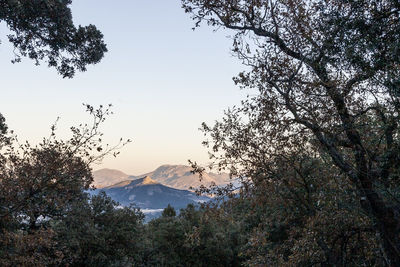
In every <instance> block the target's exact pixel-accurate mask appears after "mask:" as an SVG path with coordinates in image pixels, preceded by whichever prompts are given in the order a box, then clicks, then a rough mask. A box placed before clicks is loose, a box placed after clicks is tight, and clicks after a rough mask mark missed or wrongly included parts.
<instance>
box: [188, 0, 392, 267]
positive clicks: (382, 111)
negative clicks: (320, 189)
mask: <svg viewBox="0 0 400 267" xmlns="http://www.w3.org/2000/svg"><path fill="white" fill-rule="evenodd" d="M182 4H183V7H184V9H185V11H186V12H188V13H190V14H191V15H192V18H193V20H194V21H195V26H197V27H198V26H200V25H201V24H202V22H205V23H207V24H208V25H211V26H214V27H224V28H227V29H231V30H233V31H234V32H235V34H234V36H233V48H232V51H233V52H234V53H235V54H236V55H237V57H238V58H239V59H240V60H242V62H243V63H244V64H245V65H246V66H248V67H249V69H250V70H249V71H245V72H242V73H240V74H239V75H238V77H236V78H235V79H234V80H235V82H236V83H237V84H238V85H240V86H241V87H243V88H254V89H256V90H258V92H259V93H258V94H257V95H256V96H254V97H252V98H249V99H247V100H246V101H244V103H243V106H242V108H240V111H239V112H237V110H236V111H235V110H231V111H228V112H227V113H228V114H227V116H226V118H225V119H224V120H223V121H222V122H220V123H217V124H216V125H215V127H214V128H210V127H208V126H206V125H205V127H204V129H205V131H207V132H209V133H210V134H211V137H212V140H213V141H214V144H213V149H214V152H218V151H224V152H225V154H224V155H222V157H221V158H220V161H219V162H220V163H221V164H222V165H225V166H226V165H231V166H233V165H235V166H237V167H238V166H243V165H245V166H249V165H248V164H247V163H249V162H251V161H252V160H254V161H256V162H257V163H258V165H260V164H261V163H264V165H265V166H266V167H265V168H264V170H261V173H262V172H266V171H268V170H269V169H271V168H272V166H273V165H271V164H276V163H271V161H270V160H271V159H273V158H274V159H276V158H278V157H281V158H285V157H287V156H288V155H291V154H296V153H298V151H308V152H310V151H311V152H313V153H315V155H314V157H315V158H317V159H320V158H321V159H322V158H323V159H325V160H326V159H327V158H326V156H328V159H329V162H330V164H331V166H332V167H335V169H336V170H337V172H338V173H339V174H341V175H343V176H341V177H340V178H339V177H337V178H339V181H340V182H342V181H345V182H346V183H347V184H348V185H349V186H352V187H354V188H355V192H356V194H355V195H354V196H352V199H353V200H357V199H358V202H359V203H360V207H362V209H363V211H364V212H365V213H366V214H368V216H369V217H370V218H371V219H372V220H373V221H374V224H373V225H374V229H375V230H376V232H377V233H378V234H379V236H380V238H381V239H380V240H381V245H382V247H383V248H384V252H385V260H386V262H387V264H388V265H392V266H397V265H400V253H399V251H400V237H399V226H400V217H399V216H398V214H399V212H398V211H399V208H400V206H399V204H398V203H399V202H398V192H399V190H398V189H399V187H398V179H399V175H398V170H399V164H398V162H399V145H400V143H399V142H400V140H399V138H398V137H399V125H398V121H399V111H400V110H399V108H400V105H399V103H400V102H399V100H400V99H399V96H400V95H399V90H400V89H399V87H398V85H399V82H398V81H399V63H400V53H399V49H398V48H399V40H400V39H399V34H400V20H399V15H400V5H399V2H398V1H392V0H385V1H381V0H379V1H365V0H349V1H317V0H316V1H313V0H289V1H287V0H284V1H283V0H256V1H230V0H227V1H216V0H182ZM240 113H241V114H240ZM243 114H244V116H242V115H243ZM240 117H242V118H243V117H246V118H247V119H248V120H247V122H248V121H250V123H247V122H243V123H242V124H239V125H240V126H236V125H238V123H240V121H238V119H239V118H240ZM249 136H251V137H249ZM260 139H262V140H263V145H262V146H260V144H259V140H260ZM299 144H300V145H299ZM240 145H241V146H240ZM296 151H297V152H296ZM237 162H240V163H241V164H237ZM246 164H247V165H246ZM258 165H255V166H258ZM247 174H248V173H247ZM250 177H251V178H253V179H255V177H256V176H254V175H252V176H250ZM320 179H325V177H320ZM320 246H322V245H320Z"/></svg>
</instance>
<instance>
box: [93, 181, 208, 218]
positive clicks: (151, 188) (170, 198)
mask: <svg viewBox="0 0 400 267" xmlns="http://www.w3.org/2000/svg"><path fill="white" fill-rule="evenodd" d="M102 191H104V192H105V193H106V194H107V195H108V196H110V197H111V198H112V199H113V200H115V201H117V202H118V203H120V204H121V205H123V206H129V205H131V204H133V205H134V206H137V207H139V208H140V209H141V211H142V212H143V213H145V214H146V220H149V219H151V218H154V217H157V216H159V215H160V214H161V211H162V210H163V209H164V208H165V207H167V205H168V204H170V205H171V206H173V207H174V208H175V209H177V210H179V209H182V208H185V207H186V206H187V205H188V204H195V205H196V204H198V203H201V202H207V201H209V200H210V198H209V197H206V196H197V195H196V194H195V193H193V192H191V191H188V190H180V189H175V188H172V187H168V186H165V185H162V184H160V183H158V182H156V181H155V180H153V179H151V178H150V177H149V176H146V177H143V178H139V179H135V180H128V181H123V182H120V183H117V184H115V185H112V186H108V187H105V188H102V189H96V190H95V191H94V192H92V194H98V193H99V192H102Z"/></svg>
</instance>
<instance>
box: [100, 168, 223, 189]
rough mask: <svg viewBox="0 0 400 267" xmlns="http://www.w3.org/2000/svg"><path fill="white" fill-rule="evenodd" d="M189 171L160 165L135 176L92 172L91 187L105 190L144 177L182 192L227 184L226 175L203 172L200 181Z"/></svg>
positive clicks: (112, 171) (104, 170)
mask: <svg viewBox="0 0 400 267" xmlns="http://www.w3.org/2000/svg"><path fill="white" fill-rule="evenodd" d="M191 171H192V168H191V167H190V166H186V165H162V166H160V167H158V168H157V169H155V170H154V171H152V172H149V173H145V174H142V175H137V176H136V175H127V174H125V173H123V172H121V171H118V170H112V169H101V170H98V171H95V172H93V176H94V183H93V185H94V186H95V187H96V188H106V187H109V186H113V185H116V184H118V183H122V184H128V183H129V181H132V180H135V179H140V178H143V177H146V176H149V177H151V179H153V180H154V181H156V182H158V183H161V184H163V185H165V186H169V187H173V188H176V189H183V190H190V188H198V187H200V185H205V186H209V185H211V184H212V183H215V184H216V185H225V184H227V183H228V182H229V175H228V174H226V173H222V174H216V173H211V172H210V173H208V172H204V173H203V177H202V180H201V181H200V180H199V175H198V174H193V173H192V172H191ZM107 176H109V180H107V178H106V177H107ZM122 184H121V185H122Z"/></svg>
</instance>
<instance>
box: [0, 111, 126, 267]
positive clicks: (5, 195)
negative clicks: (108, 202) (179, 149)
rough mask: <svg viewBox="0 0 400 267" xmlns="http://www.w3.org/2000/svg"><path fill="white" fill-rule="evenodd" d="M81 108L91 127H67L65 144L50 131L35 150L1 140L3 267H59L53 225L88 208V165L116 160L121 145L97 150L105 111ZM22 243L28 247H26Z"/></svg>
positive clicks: (59, 254)
mask: <svg viewBox="0 0 400 267" xmlns="http://www.w3.org/2000/svg"><path fill="white" fill-rule="evenodd" d="M85 107H86V109H87V111H88V112H89V113H90V115H91V116H92V117H93V124H92V125H87V124H81V125H80V126H78V127H71V131H72V137H71V138H70V139H69V140H66V141H64V140H59V139H58V138H57V137H56V125H53V126H52V128H51V134H50V137H49V138H44V139H43V141H42V142H41V143H40V144H38V145H37V146H32V145H30V144H29V143H28V142H26V143H24V144H20V143H19V142H18V140H17V139H16V137H15V136H6V137H7V138H8V141H7V142H6V143H4V144H1V145H2V146H0V148H1V150H0V152H1V153H0V233H1V234H0V255H1V258H2V259H4V261H3V262H1V264H2V265H8V264H11V263H12V264H17V263H18V264H20V265H49V264H58V263H59V261H60V260H62V258H63V257H64V256H63V253H62V251H63V250H57V249H56V247H57V245H56V244H57V242H56V241H55V238H56V236H57V233H56V232H55V230H54V228H53V225H54V224H55V223H57V222H59V221H60V220H61V221H62V220H63V219H65V217H66V216H67V215H68V214H69V213H70V212H71V210H73V209H74V208H75V207H78V206H79V205H85V203H87V201H88V196H87V193H86V192H85V191H87V190H88V189H90V184H91V183H92V182H93V176H92V172H91V167H90V165H91V164H92V163H93V162H95V161H97V160H101V159H102V158H103V157H104V156H105V155H108V154H111V153H114V155H116V154H115V153H117V152H115V150H118V148H120V147H121V146H123V145H125V144H126V142H123V141H122V139H121V143H119V144H117V145H116V146H114V147H112V146H108V145H106V146H104V145H102V143H101V137H102V133H101V132H100V131H99V126H100V124H101V123H103V122H104V120H105V119H106V117H107V116H108V115H110V113H111V111H110V107H102V106H100V107H99V108H98V109H95V108H93V107H92V106H90V105H85ZM127 142H129V140H128V141H127ZM78 204H79V205H78ZM99 206H101V205H99ZM114 206H115V205H114ZM116 213H118V212H116ZM121 213H123V211H121ZM119 217H121V215H119ZM128 217H129V216H128ZM108 225H109V224H108ZM107 227H108V226H107ZM24 242H28V243H30V244H31V246H27V247H25V246H24V245H23V244H24ZM35 246H37V247H36V248H35Z"/></svg>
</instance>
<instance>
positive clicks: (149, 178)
mask: <svg viewBox="0 0 400 267" xmlns="http://www.w3.org/2000/svg"><path fill="white" fill-rule="evenodd" d="M142 179H143V181H142V182H141V184H157V182H156V181H154V180H153V179H151V177H150V176H148V175H147V176H146V177H144V178H142Z"/></svg>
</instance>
